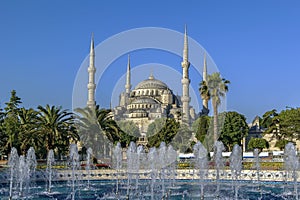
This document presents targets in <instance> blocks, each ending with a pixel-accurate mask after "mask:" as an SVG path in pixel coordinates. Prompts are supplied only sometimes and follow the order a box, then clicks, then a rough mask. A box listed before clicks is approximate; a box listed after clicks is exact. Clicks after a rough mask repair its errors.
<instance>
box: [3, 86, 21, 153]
mask: <svg viewBox="0 0 300 200" xmlns="http://www.w3.org/2000/svg"><path fill="white" fill-rule="evenodd" d="M21 103H22V102H21V98H19V97H18V96H17V93H16V91H15V90H12V91H11V97H10V100H9V102H7V103H5V105H6V107H5V108H4V110H5V112H4V113H3V114H2V128H1V129H2V131H1V134H2V135H1V141H2V144H3V146H1V147H0V148H1V151H2V152H3V153H4V154H6V155H8V154H9V152H10V150H11V148H12V147H15V148H16V149H17V151H18V153H19V154H20V153H21V150H20V140H19V132H20V128H21V127H20V122H19V118H18V113H19V105H20V104H21Z"/></svg>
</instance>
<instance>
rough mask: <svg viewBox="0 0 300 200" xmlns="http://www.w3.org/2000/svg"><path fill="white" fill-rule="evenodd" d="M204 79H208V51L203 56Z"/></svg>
mask: <svg viewBox="0 0 300 200" xmlns="http://www.w3.org/2000/svg"><path fill="white" fill-rule="evenodd" d="M202 78H203V81H207V62H206V53H204V57H203V77H202Z"/></svg>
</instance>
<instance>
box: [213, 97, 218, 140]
mask: <svg viewBox="0 0 300 200" xmlns="http://www.w3.org/2000/svg"><path fill="white" fill-rule="evenodd" d="M212 104H213V109H214V143H215V142H216V141H217V140H218V106H217V103H216V101H215V100H212Z"/></svg>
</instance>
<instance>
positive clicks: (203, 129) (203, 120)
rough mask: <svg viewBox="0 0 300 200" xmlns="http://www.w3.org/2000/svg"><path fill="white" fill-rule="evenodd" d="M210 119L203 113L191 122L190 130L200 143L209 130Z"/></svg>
mask: <svg viewBox="0 0 300 200" xmlns="http://www.w3.org/2000/svg"><path fill="white" fill-rule="evenodd" d="M210 121H211V117H209V116H205V115H203V116H200V117H198V119H197V120H196V121H194V122H193V124H192V130H193V132H194V133H195V137H196V138H197V140H198V141H200V142H201V143H202V144H203V141H204V139H205V137H206V135H207V132H208V130H209V125H210Z"/></svg>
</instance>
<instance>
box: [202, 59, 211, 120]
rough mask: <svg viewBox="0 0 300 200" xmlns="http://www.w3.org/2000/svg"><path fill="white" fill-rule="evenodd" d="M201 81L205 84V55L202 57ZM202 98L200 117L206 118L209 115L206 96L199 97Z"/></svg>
mask: <svg viewBox="0 0 300 200" xmlns="http://www.w3.org/2000/svg"><path fill="white" fill-rule="evenodd" d="M202 79H203V81H205V83H206V84H207V62H206V53H204V56H203V74H202ZM201 98H202V115H205V116H207V115H208V113H209V110H208V100H209V99H208V97H207V96H206V95H201Z"/></svg>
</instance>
